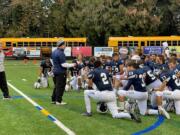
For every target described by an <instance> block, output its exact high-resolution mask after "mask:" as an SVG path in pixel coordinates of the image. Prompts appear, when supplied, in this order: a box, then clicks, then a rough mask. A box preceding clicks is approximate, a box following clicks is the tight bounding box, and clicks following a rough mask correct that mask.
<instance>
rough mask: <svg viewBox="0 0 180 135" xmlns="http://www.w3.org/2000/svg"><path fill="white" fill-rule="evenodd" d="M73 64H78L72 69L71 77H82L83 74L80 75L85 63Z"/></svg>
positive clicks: (75, 61)
mask: <svg viewBox="0 0 180 135" xmlns="http://www.w3.org/2000/svg"><path fill="white" fill-rule="evenodd" d="M72 62H73V63H76V66H75V67H72V68H70V71H71V76H78V75H81V74H80V71H81V69H82V68H84V67H85V65H84V63H83V62H81V63H80V62H78V60H73V61H72Z"/></svg>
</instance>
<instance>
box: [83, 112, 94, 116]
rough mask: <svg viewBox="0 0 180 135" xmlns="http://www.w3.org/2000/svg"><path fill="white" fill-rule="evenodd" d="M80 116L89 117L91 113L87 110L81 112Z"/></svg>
mask: <svg viewBox="0 0 180 135" xmlns="http://www.w3.org/2000/svg"><path fill="white" fill-rule="evenodd" d="M81 115H82V116H87V117H91V116H92V113H88V112H84V113H82V114H81Z"/></svg>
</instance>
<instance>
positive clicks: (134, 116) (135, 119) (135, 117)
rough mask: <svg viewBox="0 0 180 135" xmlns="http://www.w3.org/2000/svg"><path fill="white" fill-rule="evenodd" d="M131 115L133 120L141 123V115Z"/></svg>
mask: <svg viewBox="0 0 180 135" xmlns="http://www.w3.org/2000/svg"><path fill="white" fill-rule="evenodd" d="M130 115H131V119H132V120H134V121H135V122H137V123H141V118H140V116H139V114H137V113H135V112H133V113H130Z"/></svg>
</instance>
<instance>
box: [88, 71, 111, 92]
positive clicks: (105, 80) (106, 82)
mask: <svg viewBox="0 0 180 135" xmlns="http://www.w3.org/2000/svg"><path fill="white" fill-rule="evenodd" d="M88 78H89V79H92V81H93V83H94V84H95V85H96V87H97V88H98V90H99V91H105V90H109V91H112V90H113V88H112V85H111V82H110V76H109V73H108V71H107V70H105V69H103V68H95V69H94V70H93V71H91V72H90V73H89V75H88Z"/></svg>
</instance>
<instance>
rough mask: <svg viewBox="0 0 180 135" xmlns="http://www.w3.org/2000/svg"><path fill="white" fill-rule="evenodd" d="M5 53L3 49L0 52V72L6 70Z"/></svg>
mask: <svg viewBox="0 0 180 135" xmlns="http://www.w3.org/2000/svg"><path fill="white" fill-rule="evenodd" d="M4 57H5V56H4V53H3V51H1V52H0V72H3V71H4Z"/></svg>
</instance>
